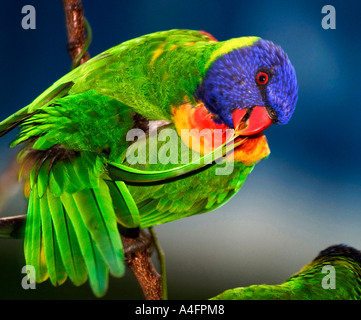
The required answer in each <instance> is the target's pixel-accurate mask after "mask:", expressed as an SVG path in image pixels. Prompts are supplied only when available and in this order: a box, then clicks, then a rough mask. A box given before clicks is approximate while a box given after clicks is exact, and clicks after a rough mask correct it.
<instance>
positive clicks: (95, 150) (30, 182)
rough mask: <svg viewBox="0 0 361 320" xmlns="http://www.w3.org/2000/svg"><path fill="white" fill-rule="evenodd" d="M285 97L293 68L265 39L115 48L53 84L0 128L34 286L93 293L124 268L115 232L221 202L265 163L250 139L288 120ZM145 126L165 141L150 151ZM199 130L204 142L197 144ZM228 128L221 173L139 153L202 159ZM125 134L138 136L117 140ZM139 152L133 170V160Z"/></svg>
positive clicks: (160, 40) (189, 38) (174, 35)
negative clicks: (19, 198)
mask: <svg viewBox="0 0 361 320" xmlns="http://www.w3.org/2000/svg"><path fill="white" fill-rule="evenodd" d="M297 90H298V89H297V81H296V76H295V71H294V68H293V66H292V65H291V63H290V61H289V59H288V57H287V55H286V54H285V53H284V52H283V51H282V49H281V48H280V47H278V46H276V45H274V44H273V43H271V42H269V41H265V40H262V39H260V38H258V37H243V38H237V39H231V40H228V41H220V42H218V41H217V40H216V39H215V38H214V37H212V36H211V35H209V34H207V33H206V32H202V31H190V30H171V31H164V32H156V33H153V34H149V35H145V36H142V37H139V38H136V39H133V40H130V41H127V42H124V43H122V44H120V45H118V46H116V47H113V48H111V49H109V50H107V51H105V52H103V53H101V54H99V55H98V56H96V57H94V58H93V59H91V60H89V61H88V62H86V63H84V64H83V65H81V66H79V67H78V68H76V69H74V70H73V71H71V72H70V73H68V74H66V75H65V76H64V77H62V78H61V79H60V80H58V81H57V82H55V83H54V84H53V85H52V86H50V87H49V88H48V89H47V90H46V91H45V92H43V93H42V94H41V95H40V96H39V97H38V98H36V99H35V100H34V101H33V102H32V103H31V104H29V105H28V106H26V107H24V108H23V109H21V110H20V111H18V112H16V113H14V114H13V115H12V116H10V117H9V118H7V119H6V120H4V121H3V122H1V123H0V131H1V133H0V135H4V134H6V133H7V132H9V131H10V130H11V129H13V128H15V127H17V126H20V128H21V131H20V133H19V136H18V137H17V138H16V140H15V141H13V143H12V145H13V146H17V145H24V148H23V149H22V151H21V152H20V154H19V157H18V159H19V161H20V162H21V164H22V170H21V178H22V179H24V180H25V194H26V196H27V197H29V206H28V214H27V222H26V228H25V244H24V247H25V258H26V263H27V264H28V265H33V266H34V267H35V269H36V281H38V282H41V281H44V280H46V279H47V278H50V281H51V282H52V283H53V284H54V285H60V284H62V283H63V282H64V281H65V280H66V278H67V276H69V278H70V279H71V281H72V282H73V283H74V284H75V285H80V284H82V283H84V282H85V281H86V280H87V278H88V277H89V280H90V284H91V287H92V289H93V291H94V293H95V294H96V295H97V296H100V295H103V294H104V293H105V291H106V288H107V282H108V271H110V273H111V274H112V275H114V276H121V275H122V274H123V272H124V262H123V258H124V255H123V249H122V242H121V238H120V235H119V230H118V227H120V228H122V229H130V228H147V227H150V226H154V225H158V224H162V223H165V222H168V221H173V220H176V219H180V218H183V217H187V216H191V215H194V214H199V213H203V212H206V211H210V210H214V209H215V208H217V207H219V206H220V205H222V204H224V203H225V202H226V201H228V200H229V199H230V198H231V197H232V196H233V195H234V194H235V193H236V192H237V191H238V190H239V189H240V187H241V186H242V184H243V182H244V181H245V179H246V177H247V176H248V174H249V173H250V172H251V171H252V169H253V167H254V164H255V163H256V162H257V161H259V160H260V159H262V158H264V157H267V156H268V154H269V148H268V144H267V141H266V138H265V136H264V135H263V134H262V131H263V130H264V129H266V128H267V127H268V126H270V125H271V124H272V123H278V124H286V123H287V122H288V121H289V120H290V118H291V116H292V113H293V111H294V109H295V105H296V100H297ZM153 120H154V121H158V122H157V124H158V129H157V130H158V131H157V130H155V131H156V132H159V134H161V132H162V131H163V130H165V129H167V130H168V131H167V132H170V131H169V130H171V131H172V132H175V133H176V139H172V141H171V142H169V141H170V140H169V139H163V140H162V139H157V140H155V141H156V142H155V144H154V139H153V138H152V132H154V130H152V128H151V125H150V124H152V123H153V122H151V121H153ZM159 120H161V121H160V122H159ZM203 129H207V130H209V132H210V135H208V136H206V135H205V136H203V137H200V136H201V134H200V132H201V130H203ZM217 129H218V130H217ZM231 129H234V137H233V140H232V141H234V145H235V146H237V148H235V149H234V152H233V151H232V152H231V153H227V154H225V153H222V155H224V158H225V159H226V161H225V163H226V164H227V163H228V162H230V161H231V160H230V157H231V156H232V157H231V158H233V159H234V162H233V161H232V163H234V167H233V170H232V171H231V172H230V173H229V174H217V172H216V170H217V169H219V167H222V166H224V162H223V164H222V163H217V164H215V165H207V166H205V165H203V166H202V164H201V165H198V164H194V162H191V163H190V164H189V165H187V164H184V163H183V162H182V163H181V162H180V161H179V162H175V161H168V162H167V161H157V159H156V160H154V159H153V158H154V157H153V156H152V155H151V153H150V152H151V151H153V152H154V151H156V153H155V154H156V155H157V152H161V151H162V150H163V151H164V149H167V148H169V150H171V148H170V147H169V146H170V145H169V143H171V146H172V147H177V152H178V153H177V154H178V155H182V156H183V155H184V153H185V152H186V151H190V150H191V151H192V152H194V154H198V155H199V154H200V155H201V156H205V155H207V154H212V152H215V150H219V149H220V148H221V149H222V148H223V146H225V145H226V143H228V142H229V141H230V140H229V139H228V138H226V132H227V130H231ZM134 130H138V131H137V132H139V131H140V132H144V137H140V136H138V137H135V138H134V139H129V137H128V134H129V132H134ZM183 130H188V131H189V132H191V134H190V136H189V139H186V138H183V135H182V134H181V133H182V131H183ZM216 132H220V133H221V134H220V135H219V134H218V135H217V137H216ZM173 138H174V137H173ZM191 138H192V139H193V138H199V139H198V140H196V139H194V140H192V139H191ZM152 139H153V140H152ZM128 140H130V141H128ZM168 140H169V141H168ZM194 141H195V142H194ZM197 141H198V142H197ZM178 147H179V148H178ZM132 148H133V149H132ZM162 148H163V149H162ZM134 149H135V151H134ZM129 150H133V151H134V153H133V158H132V157H131V156H130V157H128V156H127V155H128V154H130V153H131V152H130V153H129ZM167 150H168V149H167ZM172 150H174V149H172ZM222 150H223V149H222ZM143 151H144V152H143ZM145 151H147V152H145ZM169 152H170V151H169ZM222 152H223V151H222ZM143 153H144V154H146V157H145V159H146V160H145V162H141V161H134V159H135V158H136V157H140V155H141V154H143ZM165 155H167V152H165ZM169 158H170V157H169ZM183 159H184V158H183ZM188 159H189V158H188ZM135 160H137V159H135ZM138 160H139V159H138ZM158 160H159V159H158Z"/></svg>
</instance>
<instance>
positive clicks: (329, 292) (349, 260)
mask: <svg viewBox="0 0 361 320" xmlns="http://www.w3.org/2000/svg"><path fill="white" fill-rule="evenodd" d="M360 279H361V252H360V251H359V250H357V249H355V248H353V247H351V246H349V245H346V244H338V245H332V246H330V247H328V248H326V249H324V250H322V251H321V252H320V253H319V254H318V256H317V257H316V258H315V259H314V260H313V261H312V262H310V263H308V264H306V265H305V266H304V267H303V268H302V269H301V270H300V271H299V272H297V273H296V274H294V275H293V276H291V277H290V278H289V279H288V280H287V281H285V282H284V283H282V284H279V285H252V286H249V287H240V288H235V289H230V290H226V291H225V292H223V293H221V294H219V295H217V296H216V297H214V298H212V299H211V300H360V299H361V287H360Z"/></svg>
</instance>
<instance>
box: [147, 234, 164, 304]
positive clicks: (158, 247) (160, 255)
mask: <svg viewBox="0 0 361 320" xmlns="http://www.w3.org/2000/svg"><path fill="white" fill-rule="evenodd" d="M149 231H150V234H151V236H152V238H153V243H154V246H155V248H156V250H157V253H158V259H159V263H160V274H161V278H162V297H163V300H168V286H167V269H166V265H165V254H164V251H163V249H162V247H161V245H160V242H159V239H158V236H157V233H156V232H155V230H154V228H153V227H150V228H149Z"/></svg>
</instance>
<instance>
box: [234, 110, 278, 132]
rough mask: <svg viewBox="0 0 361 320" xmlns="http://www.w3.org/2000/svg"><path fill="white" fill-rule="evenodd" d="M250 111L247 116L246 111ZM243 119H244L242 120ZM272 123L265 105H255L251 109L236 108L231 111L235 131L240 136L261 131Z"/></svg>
mask: <svg viewBox="0 0 361 320" xmlns="http://www.w3.org/2000/svg"><path fill="white" fill-rule="evenodd" d="M249 112H251V114H250V116H248V118H247V117H246V118H245V116H246V114H247V113H249ZM243 119H245V120H243ZM272 123H273V120H272V119H271V118H270V116H269V115H268V112H267V110H266V108H265V107H260V106H255V107H253V108H252V109H236V110H235V111H234V112H233V125H234V130H235V133H237V134H238V135H241V136H251V135H254V134H257V133H260V132H262V131H263V130H265V129H266V128H268V127H269V126H270V125H271V124H272Z"/></svg>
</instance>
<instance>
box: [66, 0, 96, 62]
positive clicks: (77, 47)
mask: <svg viewBox="0 0 361 320" xmlns="http://www.w3.org/2000/svg"><path fill="white" fill-rule="evenodd" d="M62 1H63V6H64V11H65V23H66V30H67V34H68V51H69V54H70V56H71V60H72V61H76V58H77V57H78V56H79V54H80V53H81V52H82V50H83V48H84V44H85V42H86V35H85V22H84V10H83V5H82V2H81V0H62ZM89 59H90V55H89V53H88V52H86V53H85V54H84V56H83V57H82V58H81V59H80V62H79V64H82V63H84V62H86V61H88V60H89Z"/></svg>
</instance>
